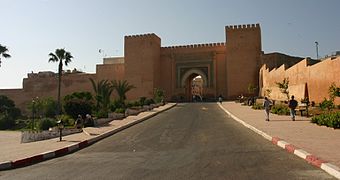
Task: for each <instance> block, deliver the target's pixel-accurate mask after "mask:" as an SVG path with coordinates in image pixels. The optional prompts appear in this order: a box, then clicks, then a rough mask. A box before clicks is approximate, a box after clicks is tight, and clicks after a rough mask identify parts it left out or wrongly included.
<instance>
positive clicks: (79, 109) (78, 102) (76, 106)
mask: <svg viewBox="0 0 340 180" xmlns="http://www.w3.org/2000/svg"><path fill="white" fill-rule="evenodd" d="M92 100H93V98H92V95H91V93H90V92H74V93H72V94H69V95H67V96H65V97H64V110H65V112H66V114H67V115H70V116H71V117H72V118H74V119H76V118H77V116H78V115H79V114H80V115H82V117H85V115H86V114H91V112H92V107H93V101H92Z"/></svg>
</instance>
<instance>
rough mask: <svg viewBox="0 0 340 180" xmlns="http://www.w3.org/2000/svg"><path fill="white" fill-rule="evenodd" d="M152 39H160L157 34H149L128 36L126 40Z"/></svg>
mask: <svg viewBox="0 0 340 180" xmlns="http://www.w3.org/2000/svg"><path fill="white" fill-rule="evenodd" d="M150 38H156V39H159V40H160V38H159V37H158V36H157V35H156V34H155V33H147V34H136V35H127V36H125V39H150Z"/></svg>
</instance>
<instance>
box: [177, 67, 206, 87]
mask: <svg viewBox="0 0 340 180" xmlns="http://www.w3.org/2000/svg"><path fill="white" fill-rule="evenodd" d="M192 74H197V75H200V76H201V77H202V79H203V87H208V77H207V75H206V74H205V73H204V72H203V71H201V70H200V69H196V68H194V69H190V70H189V71H187V72H186V73H185V74H184V75H183V76H182V79H181V87H185V83H186V80H187V79H188V78H189V77H190V76H191V75H192Z"/></svg>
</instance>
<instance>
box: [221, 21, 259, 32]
mask: <svg viewBox="0 0 340 180" xmlns="http://www.w3.org/2000/svg"><path fill="white" fill-rule="evenodd" d="M225 29H226V30H227V31H235V30H236V31H240V30H241V31H242V30H252V29H260V24H259V23H257V24H242V25H229V26H226V27H225Z"/></svg>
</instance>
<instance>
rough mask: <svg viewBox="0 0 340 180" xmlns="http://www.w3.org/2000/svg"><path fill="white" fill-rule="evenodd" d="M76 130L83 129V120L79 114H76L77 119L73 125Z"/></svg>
mask: <svg viewBox="0 0 340 180" xmlns="http://www.w3.org/2000/svg"><path fill="white" fill-rule="evenodd" d="M74 125H75V126H76V128H77V129H80V128H82V127H83V118H82V117H81V115H80V114H78V118H77V119H76V122H75V123H74Z"/></svg>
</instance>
